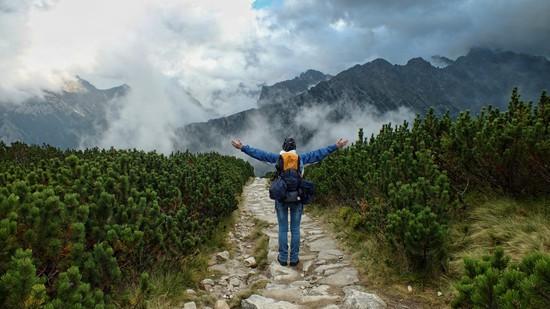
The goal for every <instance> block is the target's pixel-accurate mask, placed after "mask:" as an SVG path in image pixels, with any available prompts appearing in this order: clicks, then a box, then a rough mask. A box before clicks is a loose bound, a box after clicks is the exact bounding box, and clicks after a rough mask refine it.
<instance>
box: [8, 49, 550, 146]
mask: <svg viewBox="0 0 550 309" xmlns="http://www.w3.org/2000/svg"><path fill="white" fill-rule="evenodd" d="M431 61H432V62H428V61H426V60H424V59H422V58H413V59H411V60H409V61H408V62H407V63H406V64H404V65H398V64H391V63H389V62H388V61H386V60H384V59H375V60H373V61H370V62H367V63H365V64H362V65H355V66H353V67H350V68H348V69H346V70H344V71H342V72H340V73H338V74H336V75H334V76H331V75H328V74H325V73H322V72H319V71H315V70H307V71H305V72H304V73H302V74H300V75H299V76H297V77H295V78H293V79H289V80H285V81H281V82H278V83H275V84H273V85H269V86H267V85H266V86H263V87H262V88H261V90H260V91H259V93H258V92H255V93H253V95H257V96H258V97H257V100H258V101H257V102H258V104H257V106H258V107H257V108H253V109H249V110H245V111H241V112H238V113H235V114H232V115H228V116H225V117H220V118H216V119H211V120H208V121H206V122H198V123H191V124H188V125H185V126H183V127H180V128H178V129H177V130H176V134H175V138H174V142H173V143H174V146H175V149H186V148H188V149H192V150H193V151H210V150H216V149H222V148H223V147H222V145H226V144H227V140H228V138H231V137H236V136H246V135H247V133H248V134H249V133H250V131H251V130H252V131H255V130H262V131H265V132H266V133H267V135H266V136H270V137H272V138H275V139H278V140H279V141H280V140H282V138H283V137H285V136H288V135H293V136H295V137H296V138H297V140H298V142H299V143H300V144H305V143H307V142H308V141H310V140H311V139H312V138H313V137H314V136H315V134H316V133H317V132H316V129H315V128H312V126H307V125H305V124H304V121H303V120H304V118H305V117H309V118H314V119H313V120H311V119H309V121H310V122H311V121H317V122H319V124H322V123H323V122H327V121H328V122H330V123H336V122H341V121H346V120H348V119H350V117H354V116H356V115H361V113H362V112H364V111H370V112H373V113H384V112H388V111H395V110H398V109H399V108H403V107H404V108H407V109H408V110H410V111H412V112H414V113H424V112H426V111H427V109H429V108H434V109H435V110H436V111H437V112H440V113H441V112H445V111H450V112H451V113H452V114H456V113H457V112H458V111H461V110H465V109H469V110H471V111H473V112H477V111H479V110H480V109H481V108H482V107H483V106H486V105H489V104H491V105H494V106H496V107H499V108H505V107H506V104H507V101H508V98H509V96H510V93H511V91H512V89H513V88H514V87H518V88H519V90H520V94H521V95H522V97H523V98H526V99H528V100H536V99H537V98H538V96H539V95H540V93H541V91H542V90H543V89H550V61H548V59H547V58H545V57H540V56H531V55H527V54H520V53H515V52H509V51H494V50H489V49H482V48H474V49H471V50H470V51H469V52H468V54H466V55H465V56H461V57H458V58H457V59H455V60H451V59H448V58H446V57H442V56H437V57H434V58H432V59H431ZM129 91H131V88H130V87H129V86H127V85H121V86H118V87H114V88H110V89H97V88H96V87H95V86H93V85H92V84H91V83H89V82H88V81H86V80H83V79H81V78H76V80H75V81H73V82H71V83H68V84H67V85H66V86H65V87H64V89H62V90H60V91H46V90H45V91H44V94H43V96H41V97H34V98H31V99H28V100H26V101H24V102H21V103H17V104H16V103H10V102H2V99H1V98H0V140H1V141H4V142H7V143H9V142H13V141H18V140H19V141H24V142H27V143H33V144H43V143H47V144H50V145H53V146H57V147H62V148H72V147H78V146H79V145H82V144H83V143H82V141H83V139H85V138H86V137H89V136H94V137H96V138H97V137H98V136H101V133H102V132H104V131H105V130H106V129H107V128H108V126H109V121H108V115H110V114H113V113H116V111H117V109H118V107H119V106H118V105H119V104H121V103H120V100H118V99H119V98H122V97H124V96H126V95H127V94H128V93H129ZM319 110H321V111H322V112H323V113H322V117H319V119H316V118H315V117H317V116H316V114H315V113H313V112H312V111H319ZM214 114H215V113H214ZM249 135H250V134H249Z"/></svg>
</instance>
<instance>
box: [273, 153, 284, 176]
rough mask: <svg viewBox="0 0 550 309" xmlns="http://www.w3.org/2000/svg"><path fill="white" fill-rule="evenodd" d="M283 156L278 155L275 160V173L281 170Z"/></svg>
mask: <svg viewBox="0 0 550 309" xmlns="http://www.w3.org/2000/svg"><path fill="white" fill-rule="evenodd" d="M283 164H284V163H283V156H282V155H279V158H278V159H277V162H276V163H275V169H276V174H280V173H282V172H283Z"/></svg>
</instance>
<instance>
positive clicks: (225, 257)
mask: <svg viewBox="0 0 550 309" xmlns="http://www.w3.org/2000/svg"><path fill="white" fill-rule="evenodd" d="M216 260H217V261H218V262H220V263H221V262H225V261H227V260H229V252H228V251H222V252H218V254H216Z"/></svg>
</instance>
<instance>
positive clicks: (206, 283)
mask: <svg viewBox="0 0 550 309" xmlns="http://www.w3.org/2000/svg"><path fill="white" fill-rule="evenodd" d="M213 285H214V280H212V279H209V278H206V279H204V280H202V281H201V286H202V288H203V289H205V290H208V288H210V287H212V286H213Z"/></svg>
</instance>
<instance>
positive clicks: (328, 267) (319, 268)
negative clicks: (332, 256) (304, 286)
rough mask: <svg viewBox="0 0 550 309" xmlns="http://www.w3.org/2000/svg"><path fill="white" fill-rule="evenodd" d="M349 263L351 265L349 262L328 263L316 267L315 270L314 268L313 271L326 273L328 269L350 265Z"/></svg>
mask: <svg viewBox="0 0 550 309" xmlns="http://www.w3.org/2000/svg"><path fill="white" fill-rule="evenodd" d="M348 265H349V264H348V263H336V264H326V265H321V266H319V267H317V268H315V270H313V272H314V273H316V274H324V273H325V271H326V270H330V269H335V268H340V267H344V266H348Z"/></svg>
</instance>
